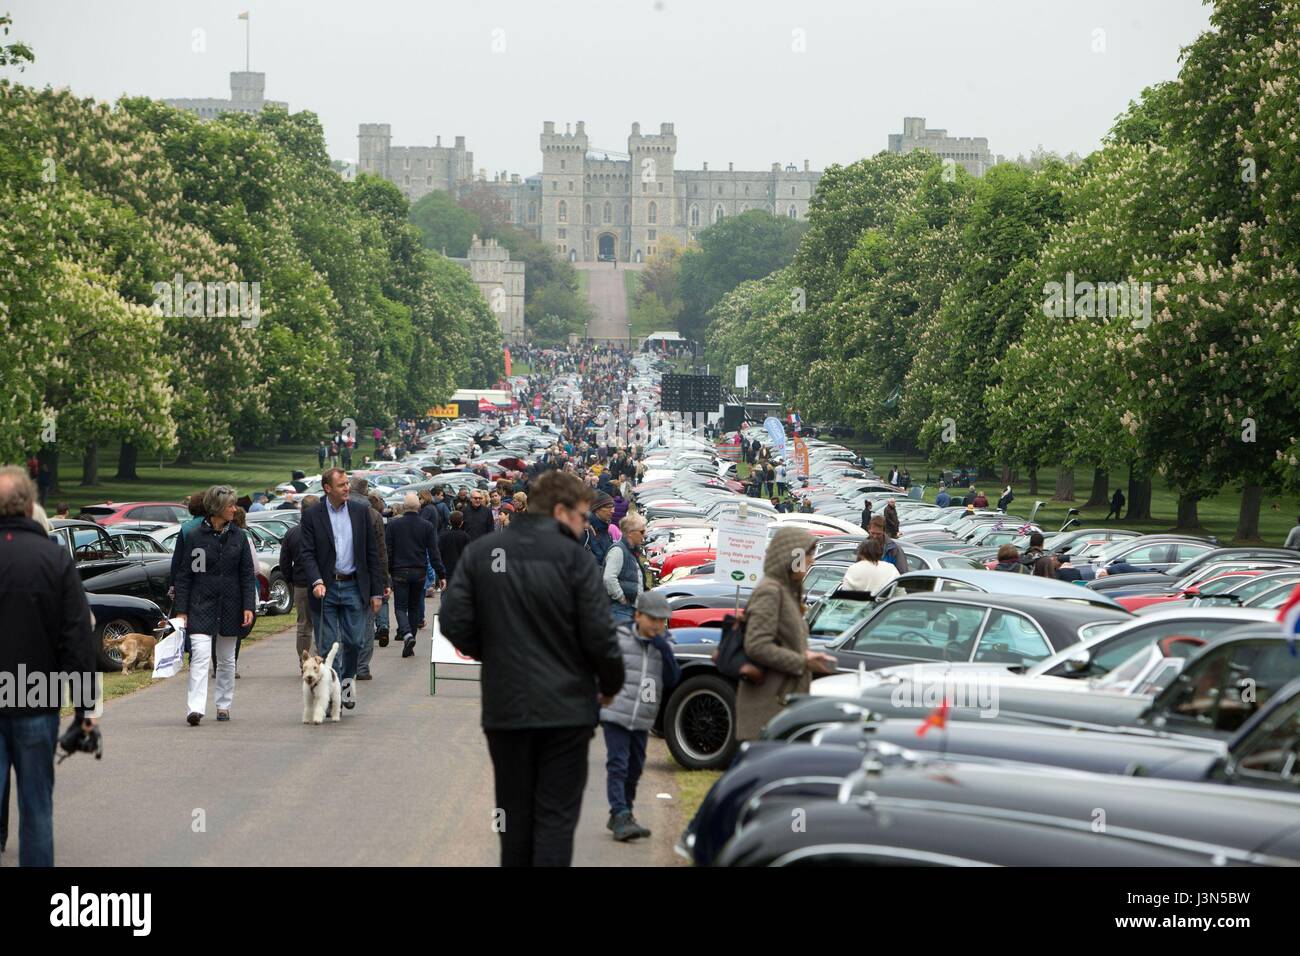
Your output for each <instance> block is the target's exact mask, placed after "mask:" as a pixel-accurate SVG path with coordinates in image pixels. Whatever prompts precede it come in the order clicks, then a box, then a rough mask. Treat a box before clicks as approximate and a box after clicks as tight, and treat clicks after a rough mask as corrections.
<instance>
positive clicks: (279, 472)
mask: <svg viewBox="0 0 1300 956" xmlns="http://www.w3.org/2000/svg"><path fill="white" fill-rule="evenodd" d="M370 432H371V429H370V428H359V429H357V434H358V435H369V434H370ZM372 447H373V443H372V442H371V440H370V439H369V438H368V437H367V438H362V439H360V440H359V441H358V443H357V447H356V448H355V449H354V450H353V454H352V464H353V465H354V466H357V467H359V466H360V465H361V461H362V459H363V458H365V456H366V455H367V454H369V453H370V451H371V449H372ZM117 455H118V448H117V446H116V445H108V446H105V447H104V448H102V449H100V453H99V478H100V483H99V484H98V485H95V486H94V487H82V485H81V483H80V482H81V476H82V470H81V456H80V455H76V454H65V455H63V456H61V457H60V460H59V479H60V486H61V487H60V490H57V491H51V492H50V493H49V495H48V496H47V497H46V499H45V504H46V510H48V511H49V513H50V514H54V508H55V506H56V505H57V504H58V503H59V502H60V501H66V502H68V504H69V505H70V506H71V513H72V514H73V515H74V516H75V515H76V513H77V509H78V508H80V507H81V506H82V505H89V504H97V503H98V502H101V501H180V500H181V499H182V498H185V497H186V496H187V495H189V494H191V493H192V492H195V491H198V490H200V489H203V488H207V487H208V486H210V485H214V484H218V483H222V482H224V483H226V484H230V485H233V486H234V487H235V489H236V490H237V491H238V492H239V493H240V494H241V495H243V494H246V493H247V494H252V493H253V492H255V491H266V490H269V489H271V488H274V487H275V486H276V485H277V484H279V483H280V482H282V481H288V480H289V478H290V477H291V476H292V474H293V472H294V470H295V469H297V470H299V471H303V472H305V473H306V474H308V475H311V474H313V473H318V472H319V469H318V468H317V461H316V446H315V445H279V446H277V447H275V448H270V449H265V450H260V451H246V452H240V453H239V454H237V455H235V456H233V457H232V458H231V459H230V460H229V461H224V462H223V461H197V462H194V463H193V464H190V465H174V464H172V462H171V461H168V460H164V461H163V462H162V464H161V465H160V464H159V462H158V459H157V458H153V459H152V460H146V459H145V458H144V457H143V456H141V458H140V461H139V462H138V463H137V466H136V473H137V474H138V475H139V476H140V479H139V480H138V481H116V480H114V478H113V476H114V475H115V474H117Z"/></svg>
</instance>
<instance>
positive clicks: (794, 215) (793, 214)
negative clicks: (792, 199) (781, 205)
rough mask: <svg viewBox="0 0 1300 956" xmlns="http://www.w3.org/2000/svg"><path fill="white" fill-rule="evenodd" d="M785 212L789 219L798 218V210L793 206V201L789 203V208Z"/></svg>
mask: <svg viewBox="0 0 1300 956" xmlns="http://www.w3.org/2000/svg"><path fill="white" fill-rule="evenodd" d="M785 214H786V215H787V216H789V217H790V218H791V219H798V218H799V210H797V209H795V208H794V203H790V208H789V209H787V210H786V213H785Z"/></svg>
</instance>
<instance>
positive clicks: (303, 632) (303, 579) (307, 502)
mask: <svg viewBox="0 0 1300 956" xmlns="http://www.w3.org/2000/svg"><path fill="white" fill-rule="evenodd" d="M318 501H320V498H318V497H317V496H316V495H307V496H306V497H305V498H303V499H302V510H303V511H304V512H305V511H306V510H307V509H308V508H310V507H312V506H313V505H315V504H316V503H317V502H318ZM301 551H302V524H301V522H300V523H298V524H295V525H294V526H293V527H292V528H290V529H289V533H288V534H286V535H285V536H284V540H283V541H281V542H280V573H281V574H282V575H284V579H285V580H286V581H288V582H289V584H290V585H291V586H292V587H293V607H294V610H295V611H297V613H298V633H297V635H296V641H295V646H294V651H295V659H296V660H297V661H298V669H299V670H302V652H303V651H307V650H311V643H312V633H313V632H314V630H315V622H314V621H313V620H312V613H311V601H310V600H309V599H308V598H309V594H308V592H310V591H311V581H309V580H307V569H306V568H305V567H303V564H302V558H301V557H300V554H301Z"/></svg>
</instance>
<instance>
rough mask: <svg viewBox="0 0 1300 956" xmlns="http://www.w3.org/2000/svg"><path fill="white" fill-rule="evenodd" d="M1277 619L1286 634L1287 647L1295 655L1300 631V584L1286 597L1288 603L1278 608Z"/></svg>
mask: <svg viewBox="0 0 1300 956" xmlns="http://www.w3.org/2000/svg"><path fill="white" fill-rule="evenodd" d="M1277 619H1278V622H1279V623H1280V624H1281V625H1282V633H1283V634H1284V635H1286V643H1287V647H1289V648H1290V649H1291V656H1292V657H1295V656H1296V649H1295V640H1296V635H1297V634H1298V633H1300V584H1297V585H1296V586H1295V590H1294V591H1292V592H1291V596H1290V597H1289V598H1287V599H1286V603H1285V604H1283V605H1282V606H1281V607H1280V608H1278V611H1277Z"/></svg>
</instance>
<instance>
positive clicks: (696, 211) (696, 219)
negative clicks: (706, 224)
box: [691, 206, 700, 226]
mask: <svg viewBox="0 0 1300 956" xmlns="http://www.w3.org/2000/svg"><path fill="white" fill-rule="evenodd" d="M699 224H700V207H699V206H692V207H691V225H692V226H698V225H699Z"/></svg>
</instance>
